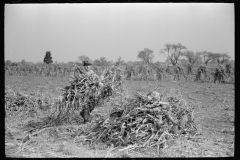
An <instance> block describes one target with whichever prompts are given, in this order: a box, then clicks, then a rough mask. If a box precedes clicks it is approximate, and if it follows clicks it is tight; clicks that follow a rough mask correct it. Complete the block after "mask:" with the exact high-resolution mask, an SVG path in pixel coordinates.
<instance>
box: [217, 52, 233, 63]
mask: <svg viewBox="0 0 240 160" xmlns="http://www.w3.org/2000/svg"><path fill="white" fill-rule="evenodd" d="M217 55H218V57H217V63H218V64H223V63H227V62H228V61H229V59H230V58H231V57H230V56H229V55H228V54H227V53H219V54H217Z"/></svg>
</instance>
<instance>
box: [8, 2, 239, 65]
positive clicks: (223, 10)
mask: <svg viewBox="0 0 240 160" xmlns="http://www.w3.org/2000/svg"><path fill="white" fill-rule="evenodd" d="M4 16H5V17H4V54H5V60H10V61H12V62H20V61H21V60H25V61H27V62H34V63H36V62H43V59H44V56H45V54H46V51H51V55H52V58H53V62H55V61H57V62H70V61H71V62H72V61H77V60H78V57H79V56H81V55H85V56H88V57H89V58H90V59H91V60H95V59H99V58H100V57H106V58H107V60H113V61H117V59H118V57H121V58H122V60H124V61H125V62H127V61H137V60H139V59H137V55H138V52H139V51H142V50H144V48H148V49H150V50H152V51H153V54H154V59H153V61H154V62H156V61H160V62H163V61H165V60H166V58H165V56H164V55H160V53H159V51H160V50H161V49H163V48H164V45H165V44H167V43H171V44H177V43H181V44H182V45H183V46H186V47H187V49H188V50H191V51H194V52H196V51H205V50H206V51H210V52H213V53H228V54H229V55H230V56H231V57H232V59H235V58H234V56H235V53H234V51H235V50H234V47H235V46H234V44H235V38H234V32H235V28H234V26H235V25H234V4H232V3H217V4H216V3H182V4H180V3H179V4H178V3H174V4H173V3H171V4H168V3H134V4H133V3H132V4H129V3H125V4H124V3H120V4H116V3H115V4H107V3H106V4H98V3H96V4H84V3H82V4H5V11H4Z"/></svg>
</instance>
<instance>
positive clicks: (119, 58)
mask: <svg viewBox="0 0 240 160" xmlns="http://www.w3.org/2000/svg"><path fill="white" fill-rule="evenodd" d="M123 63H124V61H123V60H122V57H121V56H119V57H118V59H117V62H116V66H120V65H123Z"/></svg>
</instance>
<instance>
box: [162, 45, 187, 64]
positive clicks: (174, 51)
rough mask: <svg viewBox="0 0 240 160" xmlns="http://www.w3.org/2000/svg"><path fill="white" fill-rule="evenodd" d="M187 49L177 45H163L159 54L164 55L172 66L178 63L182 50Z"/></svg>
mask: <svg viewBox="0 0 240 160" xmlns="http://www.w3.org/2000/svg"><path fill="white" fill-rule="evenodd" d="M184 49H187V47H185V46H183V45H181V43H178V44H169V43H168V44H165V46H164V48H163V49H161V50H160V54H164V55H165V56H166V58H167V59H168V60H169V61H170V62H171V64H172V65H173V66H176V64H177V63H178V60H179V57H180V56H182V55H183V52H182V51H183V50H184Z"/></svg>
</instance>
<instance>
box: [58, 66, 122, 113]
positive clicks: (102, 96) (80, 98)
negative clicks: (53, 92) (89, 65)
mask: <svg viewBox="0 0 240 160" xmlns="http://www.w3.org/2000/svg"><path fill="white" fill-rule="evenodd" d="M75 67H76V68H75V70H78V74H74V76H73V77H72V79H71V80H70V81H69V82H70V85H69V86H66V87H65V88H64V89H62V91H63V94H62V96H61V97H60V101H61V103H69V104H70V106H74V109H81V108H83V107H84V106H87V107H90V108H94V107H95V106H97V105H100V104H102V103H103V102H104V100H106V99H109V97H110V96H113V95H116V94H117V93H118V92H122V91H123V86H122V76H121V75H120V74H117V73H118V72H117V71H116V70H114V69H113V67H112V68H109V69H106V70H104V71H103V74H102V75H101V76H100V77H101V78H100V79H96V78H95V79H94V78H92V77H88V76H87V75H86V74H85V73H84V72H83V71H82V70H81V69H80V68H79V67H78V66H75ZM99 82H101V83H102V84H103V86H102V87H100V86H99Z"/></svg>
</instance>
